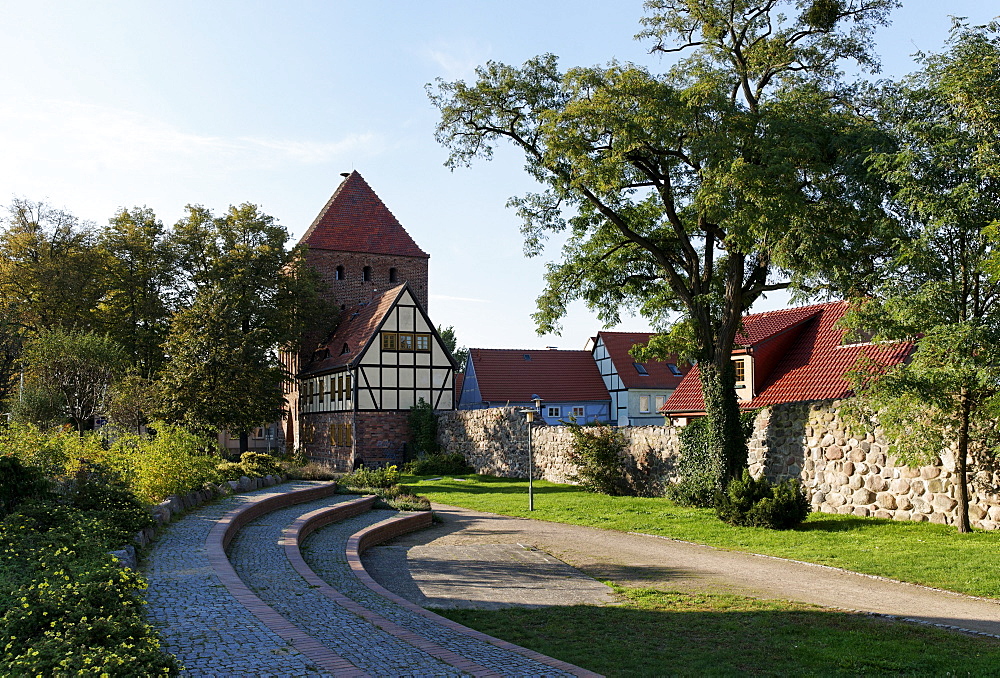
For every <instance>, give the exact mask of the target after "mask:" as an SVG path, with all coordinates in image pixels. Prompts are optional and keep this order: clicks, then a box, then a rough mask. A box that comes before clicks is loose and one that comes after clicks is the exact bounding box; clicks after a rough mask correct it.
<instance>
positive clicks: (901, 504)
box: [896, 494, 913, 511]
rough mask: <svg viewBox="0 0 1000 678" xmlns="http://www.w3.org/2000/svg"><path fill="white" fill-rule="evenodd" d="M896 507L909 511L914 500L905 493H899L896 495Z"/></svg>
mask: <svg viewBox="0 0 1000 678" xmlns="http://www.w3.org/2000/svg"><path fill="white" fill-rule="evenodd" d="M896 508H897V509H902V510H903V511H909V510H910V509H911V508H913V502H912V501H910V497H909V496H908V495H905V494H901V495H898V496H897V497H896Z"/></svg>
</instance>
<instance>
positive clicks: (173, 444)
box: [106, 422, 222, 503]
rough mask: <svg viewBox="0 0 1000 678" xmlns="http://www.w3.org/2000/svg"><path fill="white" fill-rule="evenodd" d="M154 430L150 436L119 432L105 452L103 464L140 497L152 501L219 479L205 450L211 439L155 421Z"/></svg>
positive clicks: (211, 457)
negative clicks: (112, 470)
mask: <svg viewBox="0 0 1000 678" xmlns="http://www.w3.org/2000/svg"><path fill="white" fill-rule="evenodd" d="M155 429H156V433H155V435H150V436H146V435H144V436H140V435H137V434H135V433H126V432H122V431H119V432H118V437H117V438H116V439H115V441H114V442H113V443H112V445H111V449H110V450H109V451H108V452H107V455H106V463H107V464H108V465H109V466H110V467H111V468H112V469H114V470H115V471H116V472H118V473H119V474H120V475H121V476H122V477H123V478H126V479H128V485H129V488H130V489H131V490H132V491H133V492H135V494H136V495H137V496H138V497H139V498H140V499H142V500H143V501H147V502H149V503H154V502H157V501H161V500H162V499H163V498H164V497H166V496H167V495H170V494H184V493H186V492H191V491H192V490H198V489H201V488H202V487H204V485H205V483H217V482H220V481H221V479H222V478H221V476H220V474H219V471H218V469H217V466H218V463H219V459H218V457H216V456H215V455H212V454H209V453H208V452H207V450H210V449H212V447H213V445H214V442H213V441H212V440H211V439H209V438H207V437H204V436H201V435H198V434H196V433H192V432H191V431H188V430H187V429H185V428H182V427H180V426H174V425H170V424H162V423H159V422H157V423H156V424H155Z"/></svg>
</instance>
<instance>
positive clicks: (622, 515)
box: [403, 476, 1000, 598]
mask: <svg viewBox="0 0 1000 678" xmlns="http://www.w3.org/2000/svg"><path fill="white" fill-rule="evenodd" d="M460 478H464V480H456V479H454V478H451V477H448V478H444V479H438V480H432V479H428V478H416V477H412V476H410V477H405V478H404V479H403V482H405V483H406V484H407V485H408V486H410V487H411V488H412V489H413V491H414V492H415V493H419V494H421V495H423V496H425V497H427V498H428V499H430V500H431V501H433V502H439V503H442V504H452V505H454V506H462V507H465V508H470V509H475V510H479V511H488V512H491V513H499V514H502V515H508V516H521V517H530V518H536V519H539V520H551V521H554V522H560V523H572V524H575V525H589V526H592V527H601V528H606V529H611V530H620V531H624V532H643V533H646V534H655V535H660V536H664V537H670V538H673V539H681V540H684V541H690V542H696V543H700V544H709V545H711V546H717V547H720V548H726V549H732V550H736V551H750V552H753V553H762V554H767V555H772V556H778V557H782V558H791V559H793V560H801V561H806V562H810V563H820V564H823V565H832V566H835V567H842V568H844V569H848V570H853V571H855V572H863V573H866V574H873V575H880V576H883V577H890V578H892V579H899V580H902V581H908V582H913V583H917V584H924V585H926V586H933V587H935V588H942V589H948V590H951V591H958V592H960V593H967V594H971V595H977V596H985V597H989V598H1000V559H998V558H997V553H1000V534H998V533H996V532H983V531H976V532H973V533H972V534H965V535H961V534H958V533H957V532H956V531H955V528H954V527H950V526H945V525H932V524H929V523H912V522H895V521H889V520H877V519H874V518H858V517H854V516H841V515H828V514H825V513H814V514H812V515H811V516H810V517H809V519H808V520H807V521H806V522H805V523H803V524H802V525H801V526H800V527H798V528H796V529H795V530H791V531H787V532H779V531H772V530H766V529H762V528H751V527H731V526H729V525H726V524H725V523H723V522H721V521H720V520H718V519H717V518H716V517H715V513H714V512H713V511H712V510H710V509H690V508H683V507H679V506H675V505H674V504H672V503H671V502H669V501H667V500H666V499H645V498H639V497H609V496H606V495H601V494H593V493H590V492H585V491H583V490H581V489H580V488H578V487H576V486H573V485H559V484H556V483H549V482H545V481H535V483H534V486H535V510H534V511H533V512H529V511H528V482H527V481H526V480H517V479H511V478H492V477H489V476H460Z"/></svg>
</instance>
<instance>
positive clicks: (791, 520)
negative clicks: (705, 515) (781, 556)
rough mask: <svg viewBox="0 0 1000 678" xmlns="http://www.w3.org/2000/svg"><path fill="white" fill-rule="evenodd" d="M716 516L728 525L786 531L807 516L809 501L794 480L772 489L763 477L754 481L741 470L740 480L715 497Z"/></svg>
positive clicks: (734, 481) (748, 473) (788, 480)
mask: <svg viewBox="0 0 1000 678" xmlns="http://www.w3.org/2000/svg"><path fill="white" fill-rule="evenodd" d="M715 505H716V509H715V510H716V513H717V514H718V516H719V518H720V519H721V520H722V521H723V522H726V523H729V524H730V525H737V526H741V527H767V528H770V529H773V530H788V529H791V528H793V527H795V526H796V525H798V524H799V523H801V522H802V521H803V520H805V519H806V517H807V516H808V515H809V508H810V507H809V500H808V499H806V497H805V494H804V493H803V492H802V489H801V488H800V487H799V483H798V481H797V480H794V479H791V478H789V479H787V480H783V481H782V482H780V483H778V484H777V485H775V486H774V487H772V486H771V484H770V483H769V482H768V481H767V479H765V478H761V479H760V480H755V479H754V478H753V477H752V476H751V475H750V472H749V471H748V470H746V469H744V470H743V477H742V478H740V479H737V480H733V481H732V482H730V483H729V485H727V486H726V491H725V492H721V493H719V496H718V497H717V498H716V503H715Z"/></svg>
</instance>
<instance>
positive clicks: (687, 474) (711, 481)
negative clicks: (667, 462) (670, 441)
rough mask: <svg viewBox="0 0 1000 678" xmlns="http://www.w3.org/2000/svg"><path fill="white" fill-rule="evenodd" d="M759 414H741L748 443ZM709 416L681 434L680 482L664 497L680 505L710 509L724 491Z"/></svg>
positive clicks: (668, 488) (678, 466)
mask: <svg viewBox="0 0 1000 678" xmlns="http://www.w3.org/2000/svg"><path fill="white" fill-rule="evenodd" d="M756 418H757V411H756V410H753V411H746V412H741V413H740V424H741V425H742V427H743V435H744V436H745V437H746V439H748V440H749V438H750V435H751V434H752V433H753V423H754V420H755V419H756ZM708 425H709V419H708V417H698V418H697V419H692V420H691V421H690V422H688V425H687V426H685V427H684V428H682V429H681V432H680V448H681V449H680V459H679V460H678V462H677V475H679V476H680V480H679V481H677V482H676V483H672V484H670V485H668V486H667V488H666V491H665V495H666V497H667V498H668V499H670V500H671V501H673V502H675V503H677V504H680V505H681V506H697V507H700V508H707V507H711V506H713V505H714V504H715V497H716V495H717V494H718V492H719V490H720V489H721V488H720V487H719V485H718V483H719V478H721V477H722V469H723V464H722V460H721V459H720V458H719V457H718V455H717V454H715V453H714V452H713V451H712V450H711V449H710V448H709V445H708Z"/></svg>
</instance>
